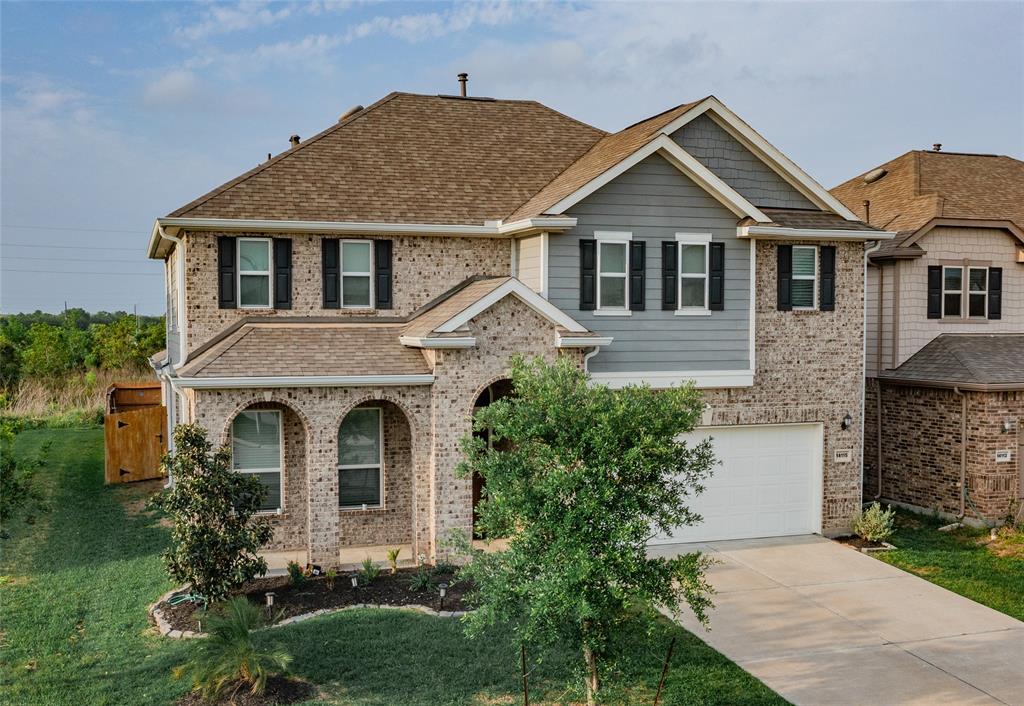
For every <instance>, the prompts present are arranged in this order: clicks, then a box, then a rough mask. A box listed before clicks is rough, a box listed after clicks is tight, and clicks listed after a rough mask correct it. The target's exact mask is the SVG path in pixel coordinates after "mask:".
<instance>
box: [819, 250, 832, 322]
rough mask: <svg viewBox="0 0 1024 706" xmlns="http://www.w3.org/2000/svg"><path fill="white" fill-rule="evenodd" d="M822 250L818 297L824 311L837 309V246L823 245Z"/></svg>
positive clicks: (820, 307) (820, 306)
mask: <svg viewBox="0 0 1024 706" xmlns="http://www.w3.org/2000/svg"><path fill="white" fill-rule="evenodd" d="M820 252H821V283H820V285H819V286H820V289H821V292H820V293H819V297H818V308H819V309H821V310H822V311H835V310H836V247H835V246H834V245H822V246H821V248H820Z"/></svg>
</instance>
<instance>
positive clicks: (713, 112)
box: [661, 96, 860, 221]
mask: <svg viewBox="0 0 1024 706" xmlns="http://www.w3.org/2000/svg"><path fill="white" fill-rule="evenodd" d="M705 113H707V114H708V117H709V118H710V119H711V120H712V121H713V122H714V123H715V124H716V125H718V126H719V127H720V128H722V129H723V130H725V131H726V132H727V133H729V134H730V135H731V136H732V137H733V139H735V140H736V141H737V142H739V143H740V144H741V145H743V146H744V147H746V148H747V149H748V150H750V151H751V152H753V153H754V156H756V157H758V158H759V159H760V160H761V161H762V162H764V163H765V165H767V166H768V167H769V168H770V169H771V170H772V171H773V172H775V173H776V174H778V175H779V176H780V177H782V178H783V179H784V180H785V181H786V182H787V183H789V185H790V186H792V187H793V188H794V189H796V190H797V191H799V192H800V193H801V194H803V195H804V196H805V197H806V198H807V199H808V200H809V201H811V202H812V203H814V205H816V206H817V207H818V208H821V209H824V210H826V211H831V212H832V213H835V214H838V215H840V216H842V217H843V218H845V219H846V220H848V221H859V220H860V219H859V218H858V217H857V216H856V215H855V214H854V213H853V212H852V211H850V209H848V208H847V207H846V206H844V205H843V203H842V202H841V201H840V200H839V199H837V198H836V197H835V196H833V195H832V194H830V193H829V192H828V189H826V188H825V187H823V186H822V185H821V184H819V183H818V182H816V181H815V180H814V179H812V178H811V176H810V175H809V174H807V172H805V171H804V170H803V169H801V168H800V167H798V166H797V165H796V163H794V162H793V161H792V160H791V159H790V158H789V157H787V156H786V155H784V154H783V153H782V152H781V151H779V149H777V148H776V147H775V146H774V145H772V144H771V143H770V142H768V140H766V139H764V138H763V137H762V136H761V135H760V134H759V133H758V132H757V131H756V130H754V128H752V127H750V125H748V124H747V123H745V122H744V121H743V120H742V119H741V118H740V117H739V116H738V115H736V113H734V112H732V111H731V110H729V108H727V107H726V106H725V104H724V103H722V101H720V100H718V99H717V98H715V97H714V96H708V97H707V98H705V99H704V100H702V101H701V102H700V103H698V104H697V105H695V106H693V107H692V108H690V109H689V110H687V111H686V112H685V113H683V114H682V115H680V116H679V117H678V118H676V119H675V120H673V121H672V122H670V123H669V124H668V125H666V126H665V127H663V128H662V129H661V133H662V134H664V135H671V134H672V133H674V132H676V131H677V130H679V128H681V127H683V126H684V125H686V124H687V123H689V122H691V121H693V120H694V119H695V118H698V117H700V116H701V115H704V114H705Z"/></svg>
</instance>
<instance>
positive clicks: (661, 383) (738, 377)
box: [590, 370, 754, 389]
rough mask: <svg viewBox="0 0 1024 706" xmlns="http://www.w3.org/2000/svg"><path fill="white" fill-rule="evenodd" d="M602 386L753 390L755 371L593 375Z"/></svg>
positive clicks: (592, 378) (595, 380) (664, 371)
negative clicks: (693, 386)
mask: <svg viewBox="0 0 1024 706" xmlns="http://www.w3.org/2000/svg"><path fill="white" fill-rule="evenodd" d="M590 379H591V380H593V381H594V382H595V383H597V384H599V385H607V386H608V387H610V388H613V389H618V388H622V387H626V386H627V385H644V384H646V385H650V386H651V387H652V388H654V389H665V388H669V387H678V386H679V385H684V384H686V383H687V382H690V381H693V383H694V385H695V386H696V387H698V388H704V389H708V388H715V387H753V385H754V371H753V370H693V371H685V370H683V371H675V370H652V371H647V372H630V373H590Z"/></svg>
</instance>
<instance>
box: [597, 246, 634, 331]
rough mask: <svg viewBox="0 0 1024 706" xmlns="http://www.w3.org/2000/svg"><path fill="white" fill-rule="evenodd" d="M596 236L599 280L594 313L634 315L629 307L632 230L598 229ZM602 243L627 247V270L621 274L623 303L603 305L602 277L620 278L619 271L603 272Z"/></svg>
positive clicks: (599, 314) (625, 259)
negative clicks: (623, 290) (623, 285)
mask: <svg viewBox="0 0 1024 706" xmlns="http://www.w3.org/2000/svg"><path fill="white" fill-rule="evenodd" d="M594 238H595V240H597V262H596V265H595V267H596V274H597V277H596V279H597V282H596V286H595V292H594V297H595V302H594V315H595V316H632V315H633V312H632V311H631V310H630V308H629V243H630V241H632V240H633V234H632V233H630V232H619V231H596V232H595V233H594ZM602 245H622V246H624V247H625V251H626V252H625V258H624V261H625V263H626V266H625V267H624V268H623V269H624V270H625V272H623V273H622V274H621V277H622V278H623V280H624V281H625V299H624V301H623V305H622V306H621V307H619V306H601V278H602V277H614V278H616V279H617V278H619V277H620V274H619V273H618V272H613V273H610V274H606V275H603V274H601V246H602Z"/></svg>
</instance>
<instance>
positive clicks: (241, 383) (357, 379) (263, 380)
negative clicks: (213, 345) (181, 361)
mask: <svg viewBox="0 0 1024 706" xmlns="http://www.w3.org/2000/svg"><path fill="white" fill-rule="evenodd" d="M433 383H434V376H433V375H429V374H424V375H283V376H274V377H209V378H197V377H193V378H184V377H179V378H176V379H175V385H176V386H178V387H182V388H193V389H229V388H239V387H254V388H268V387H356V386H361V385H375V386H378V387H394V386H397V385H432V384H433Z"/></svg>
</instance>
